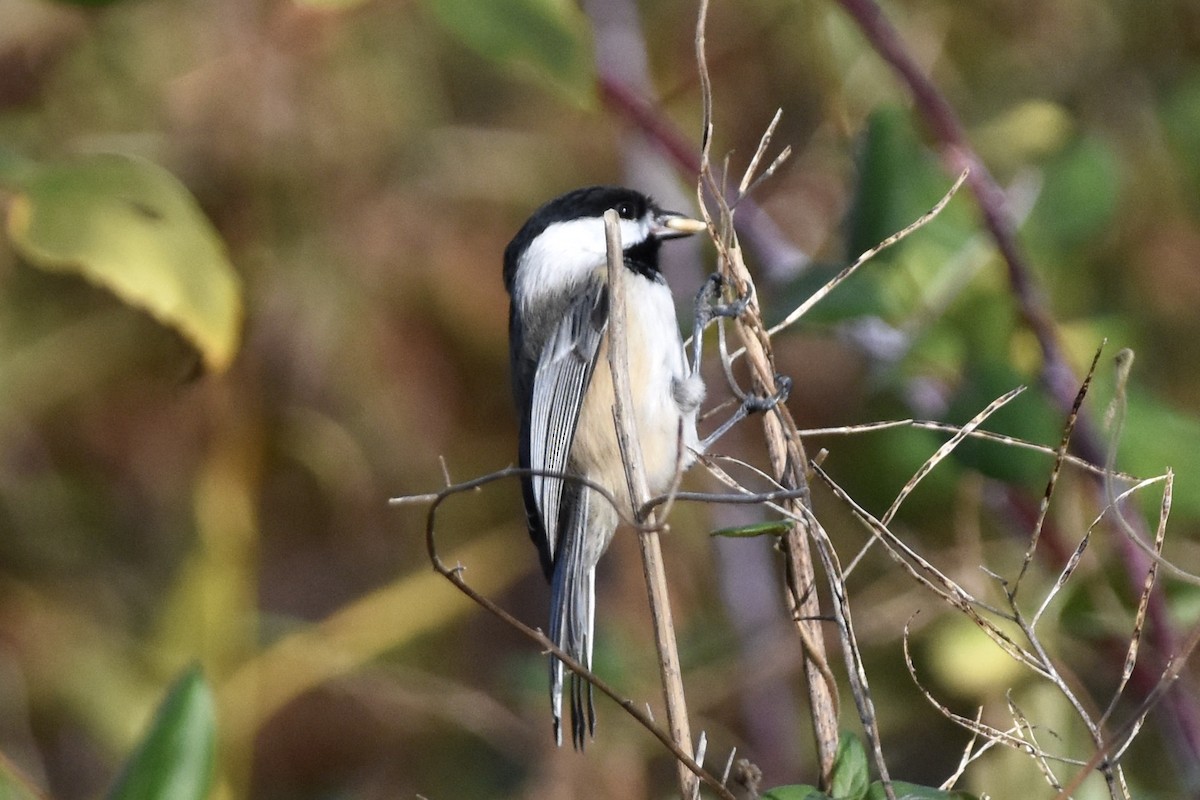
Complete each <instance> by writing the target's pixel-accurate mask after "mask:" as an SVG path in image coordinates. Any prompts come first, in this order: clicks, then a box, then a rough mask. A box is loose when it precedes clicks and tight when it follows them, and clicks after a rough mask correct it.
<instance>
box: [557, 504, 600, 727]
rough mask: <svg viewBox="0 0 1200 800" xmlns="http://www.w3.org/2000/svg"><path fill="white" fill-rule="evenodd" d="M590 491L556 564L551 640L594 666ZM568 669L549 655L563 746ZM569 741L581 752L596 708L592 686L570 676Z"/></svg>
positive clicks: (576, 509)
mask: <svg viewBox="0 0 1200 800" xmlns="http://www.w3.org/2000/svg"><path fill="white" fill-rule="evenodd" d="M587 496H588V493H587V492H580V493H579V495H578V499H577V502H576V503H574V504H573V507H572V508H571V511H570V519H569V520H568V524H567V525H565V526H563V527H562V538H561V540H560V546H559V548H558V553H557V558H556V559H555V562H554V577H553V585H552V591H551V598H550V639H551V641H553V642H554V643H555V644H556V645H558V647H559V648H561V649H562V650H563V651H564V652H566V653H567V655H569V656H571V657H572V658H574V659H575V660H576V661H578V662H579V663H581V664H583V665H584V666H585V667H587V668H588V669H591V668H592V650H593V640H594V636H593V633H594V631H595V619H596V614H595V607H596V565H595V564H594V563H591V560H590V559H589V558H588V553H587V548H586V547H585V544H586V543H585V541H584V539H585V536H586V534H587V519H588V513H587V511H588V509H587V506H588V500H587ZM565 671H566V670H565V669H564V667H563V663H562V662H561V661H559V660H558V658H556V657H555V656H550V709H551V712H552V714H553V716H554V739H555V741H556V742H557V743H558V744H559V745H560V746H561V745H562V695H563V678H564V672H565ZM570 680H571V687H570V693H571V740H572V742H573V743H574V745H575V748H576V749H577V750H582V749H583V747H584V743H585V740H586V739H587V738H588V737H589V736H595V732H596V706H595V700H594V697H593V691H592V685H591V684H590V683H588V682H587V681H585V680H583V679H582V678H580V677H579V676H578V675H575V674H574V673H572V674H571V677H570Z"/></svg>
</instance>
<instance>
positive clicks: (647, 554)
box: [604, 209, 698, 800]
mask: <svg viewBox="0 0 1200 800" xmlns="http://www.w3.org/2000/svg"><path fill="white" fill-rule="evenodd" d="M604 234H605V242H606V244H607V247H608V366H609V369H610V370H611V372H612V383H613V420H614V422H615V424H616V429H617V442H618V444H619V445H620V448H621V456H622V460H623V461H624V464H625V478H626V480H627V481H628V482H629V497H630V499H631V500H632V501H633V510H634V514H635V521H636V522H637V523H638V543H639V544H640V545H641V550H642V570H643V572H644V573H645V577H646V593H647V595H648V596H649V600H650V617H651V619H652V620H653V623H654V645H655V648H656V649H657V651H658V668H659V674H660V676H661V678H662V686H663V699H664V700H665V702H666V705H667V727H668V728H669V729H670V731H671V739H672V740H673V741H674V743H675V745H676V746H677V747H679V748H680V749H682V750H684V751H685V752H688V753H690V752H691V751H692V734H691V730H690V728H689V724H688V715H687V701H686V699H685V697H684V694H683V672H682V670H681V669H680V666H679V648H678V646H677V645H676V643H675V624H674V621H673V620H672V618H671V599H670V596H669V595H668V593H667V573H666V570H665V568H664V567H663V560H662V547H661V544H660V543H659V539H658V526H657V525H656V524H655V522H656V520H654V519H653V517H654V515H655V512H654V511H653V510H651V511H650V512H649V517H646V512H645V511H643V509H645V507H646V503H647V501H649V500H650V489H649V487H648V485H647V483H646V470H645V465H644V463H643V459H642V449H641V446H640V445H639V444H638V442H639V440H638V435H637V420H636V419H635V418H634V415H633V413H632V409H633V394H632V391H631V390H630V386H629V352H628V349H627V341H626V327H625V288H624V280H625V265H624V257H623V255H622V251H621V225H620V217H618V216H617V212H616V211H614V210H612V209H609V210H608V211H606V212H604ZM643 523H650V524H648V525H647V524H643ZM678 769H679V792H680V796H681V797H682V798H683V800H691V798H692V797H693V796H694V795H695V793H696V791H697V790H698V786H697V782H696V776H695V775H693V774H692V771H691V770H690V769H688V767H687V766H686V765H684V764H682V763H680V764H679V765H678Z"/></svg>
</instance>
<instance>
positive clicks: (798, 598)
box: [696, 0, 838, 786]
mask: <svg viewBox="0 0 1200 800" xmlns="http://www.w3.org/2000/svg"><path fill="white" fill-rule="evenodd" d="M707 19H708V2H707V0H702V1H701V3H700V9H699V12H698V15H697V22H696V66H697V71H698V72H699V77H700V90H701V100H702V103H703V109H704V120H703V125H702V130H703V146H702V148H701V160H700V185H699V186H698V187H697V195H698V196H699V200H700V208H701V210H702V212H703V213H704V217H705V221H706V222H707V223H708V224H709V230H710V231H713V232H716V231H720V232H721V233H722V235H714V236H713V241H714V243H715V244H716V247H717V252H718V255H719V261H720V267H719V268H720V270H721V273H722V274H723V275H724V276H725V277H726V278H727V279H728V280H729V282H730V284H731V285H732V286H733V287H734V289H735V290H736V291H737V293H738V294H739V295H740V296H744V297H749V298H750V301H749V303H748V305H747V307H746V309H745V311H744V312H743V313H742V314H741V315H739V316H738V319H737V322H736V325H737V330H738V335H739V336H740V337H741V339H742V343H743V346H744V347H745V350H746V358H747V360H748V362H749V365H750V371H751V375H752V376H753V389H754V391H755V392H758V393H762V394H772V393H774V392H775V391H776V386H775V375H776V370H775V361H774V355H773V353H772V349H771V336H770V334H769V333H768V332H767V329H766V326H765V325H763V321H762V315H761V313H760V310H759V307H758V302H757V300H756V299H755V297H754V294H753V291H752V290H753V286H754V282H753V280H752V279H751V277H750V273H749V271H748V270H747V269H746V264H745V262H744V261H743V260H742V255H741V248H740V247H739V246H738V243H737V235H736V234H735V233H734V232H733V213H732V211H731V210H730V208H729V206H728V205H727V204H726V202H725V199H724V192H723V191H722V186H721V182H720V181H719V180H717V178H716V176H715V175H714V174H713V171H712V165H711V162H710V160H709V151H710V148H711V147H712V82H711V80H710V78H709V72H708V57H707V54H706V38H705V27H706V23H707ZM769 135H770V129H768V132H767V137H769ZM767 137H764V143H763V147H760V152H761V150H762V149H763V148H765V146H766V141H765V140H766V138H767ZM751 169H753V165H751ZM748 172H749V170H748ZM705 189H707V190H708V191H709V192H710V193H711V195H712V197H714V198H715V200H716V203H717V206H718V208H719V213H720V217H719V221H718V223H717V224H714V222H713V219H712V216H711V215H710V213H709V211H708V207H707V205H706V203H705V202H704V199H705V198H704V195H705ZM763 435H764V436H765V438H766V443H767V452H768V455H769V457H770V459H771V469H772V472H773V474H774V477H775V479H776V480H777V481H778V482H779V484H780V485H781V486H783V488H784V489H789V490H798V492H799V495H800V496H799V497H798V498H796V499H791V500H788V501H786V508H787V511H788V512H789V513H790V514H791V518H792V519H793V520H799V521H798V522H794V523H793V524H792V525H791V526H789V528H788V531H787V533H786V534H784V535H783V536H782V537H781V539H780V546H781V548H782V550H783V553H784V556H785V558H786V565H787V585H788V596H787V602H788V611H789V612H790V613H791V616H792V619H793V620H794V621H795V623H796V630H797V632H798V633H799V634H800V640H801V642H802V643H803V645H804V678H805V682H806V684H807V688H808V698H809V703H810V705H811V709H812V721H813V732H814V734H815V737H816V744H817V757H818V761H819V762H820V765H821V781H820V782H821V785H822V786H828V785H829V780H830V777H831V775H832V772H833V762H834V758H835V757H836V755H837V746H838V728H837V687H836V686H835V685H830V684H829V683H827V682H826V680H825V677H824V676H825V675H827V674H828V666H827V663H826V662H827V657H826V653H825V644H824V639H823V637H822V633H821V627H820V623H819V622H818V620H819V618H820V613H821V607H820V600H819V598H818V596H817V592H816V580H815V575H814V571H813V560H812V553H811V552H810V550H809V544H808V533H809V531H808V522H807V520H808V519H810V518H811V515H812V502H811V500H810V498H809V494H808V480H807V476H806V474H805V470H806V468H807V464H808V457H807V456H806V455H805V453H804V445H803V444H802V443H801V441H800V434H799V432H798V430H797V428H796V423H795V421H794V420H793V419H792V415H791V413H790V412H789V411H788V409H787V408H786V406H784V404H782V403H780V404H778V405H777V406H776V407H775V408H774V409H772V410H771V411H770V412H768V413H766V414H764V415H763ZM822 668H824V669H822Z"/></svg>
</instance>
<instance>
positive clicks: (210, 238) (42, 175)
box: [8, 155, 242, 371]
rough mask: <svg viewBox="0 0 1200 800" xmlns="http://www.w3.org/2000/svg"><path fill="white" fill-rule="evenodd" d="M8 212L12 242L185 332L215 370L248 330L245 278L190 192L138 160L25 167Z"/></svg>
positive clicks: (46, 265)
mask: <svg viewBox="0 0 1200 800" xmlns="http://www.w3.org/2000/svg"><path fill="white" fill-rule="evenodd" d="M12 188H13V189H14V190H15V196H14V197H13V199H12V201H11V203H10V204H9V209H8V233H9V236H10V237H11V238H12V243H13V247H14V248H15V249H16V250H17V252H19V253H20V254H21V255H22V256H23V257H24V258H25V259H27V260H28V261H29V262H30V263H31V264H34V265H36V266H38V267H40V268H42V269H45V270H47V271H50V272H66V273H74V274H77V275H80V276H82V277H84V278H86V279H87V280H89V281H91V282H93V283H95V284H97V285H99V286H102V287H104V288H105V289H108V290H109V291H111V292H112V293H113V294H115V295H117V297H119V298H121V299H122V300H123V301H124V302H126V303H129V304H130V305H132V306H136V307H137V308H140V309H143V310H145V311H147V312H148V313H150V314H151V315H152V316H153V317H154V318H155V319H157V320H158V321H159V322H160V323H162V324H163V325H166V326H168V327H170V328H173V329H174V330H176V331H178V332H179V333H180V334H181V335H182V336H183V337H184V338H185V339H187V340H188V341H189V342H191V344H192V345H193V346H194V347H195V348H196V349H197V350H199V352H200V355H201V357H202V358H203V359H204V362H205V364H206V365H207V366H208V367H209V368H210V369H212V370H214V371H221V370H223V369H225V368H226V367H227V366H229V363H230V361H232V360H233V356H234V354H235V352H236V349H237V342H238V337H239V332H240V328H241V317H242V298H241V280H240V279H239V277H238V275H237V273H236V272H235V271H234V269H233V265H232V264H230V263H229V259H228V257H227V256H226V253H225V248H224V245H223V244H222V242H221V240H220V237H218V235H217V233H216V231H215V230H214V229H213V227H212V225H211V224H210V223H209V221H208V220H207V219H206V218H205V216H204V214H203V212H202V211H201V210H200V207H199V206H198V205H197V204H196V201H195V200H194V199H193V198H192V196H191V195H190V194H189V193H188V191H187V189H185V188H184V186H183V185H182V184H181V183H180V182H179V181H178V180H176V178H175V177H174V176H173V175H171V174H170V173H169V172H167V171H166V170H164V169H162V168H161V167H159V166H156V165H155V164H152V163H150V162H148V161H144V160H141V159H137V158H130V157H127V156H118V155H93V156H87V157H84V158H80V159H76V160H72V161H66V162H62V163H57V164H46V165H35V166H32V167H29V168H26V169H24V170H22V171H21V173H20V176H19V178H18V179H17V183H16V185H15V186H14V187H12Z"/></svg>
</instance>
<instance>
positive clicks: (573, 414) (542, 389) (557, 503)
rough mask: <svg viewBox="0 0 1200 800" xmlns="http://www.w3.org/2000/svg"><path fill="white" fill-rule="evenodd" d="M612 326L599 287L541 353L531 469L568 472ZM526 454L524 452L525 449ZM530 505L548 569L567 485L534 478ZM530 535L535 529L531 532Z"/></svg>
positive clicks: (576, 303)
mask: <svg viewBox="0 0 1200 800" xmlns="http://www.w3.org/2000/svg"><path fill="white" fill-rule="evenodd" d="M607 325H608V293H607V291H606V287H605V286H604V284H603V283H601V282H599V281H597V282H595V283H593V284H591V285H589V286H588V287H587V288H586V289H585V290H584V291H581V292H579V293H578V294H577V295H576V296H575V297H574V298H573V299H572V301H571V303H570V306H569V308H568V310H567V313H566V314H564V315H563V317H562V321H561V322H560V323H559V324H558V325H557V326H556V327H555V328H554V330H553V331H552V332H551V334H550V336H549V337H548V338H547V340H546V343H545V345H544V346H543V347H542V351H541V355H540V356H539V358H538V362H537V367H536V369H535V370H534V373H533V385H532V388H531V392H530V397H529V425H528V434H527V435H528V441H527V444H528V460H529V463H528V464H527V465H522V466H527V467H528V468H530V469H534V470H544V471H546V472H565V471H566V468H567V461H568V458H569V456H570V454H571V444H572V442H573V441H574V439H575V429H576V426H577V425H578V423H579V410H580V408H581V407H582V406H583V397H584V394H585V393H586V392H587V387H588V384H589V383H590V382H591V377H592V371H593V370H594V369H595V367H596V354H597V353H598V352H599V349H600V340H601V338H602V336H603V334H604V329H605V327H606V326H607ZM522 449H523V450H524V448H522ZM529 488H530V490H531V491H530V492H529V493H528V494H529V495H532V497H529V496H527V497H526V504H527V505H528V503H529V500H530V499H532V500H533V501H534V503H536V509H530V508H527V509H526V511H527V512H530V513H532V512H534V511H536V512H537V514H538V516H539V517H540V518H541V519H540V521H541V527H542V536H543V541H542V542H539V546H540V547H543V548H544V551H543V552H544V555H545V556H546V557H547V558H546V559H545V560H546V564H547V565H548V564H550V563H553V561H554V556H555V553H556V551H557V549H558V546H559V539H560V531H559V528H560V524H561V519H562V512H563V502H564V497H565V495H566V494H567V493H566V492H565V491H564V488H565V487H564V484H563V481H561V480H559V479H557V478H552V477H547V476H542V475H534V476H532V477H531V478H530V481H529ZM531 530H532V527H531Z"/></svg>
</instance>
